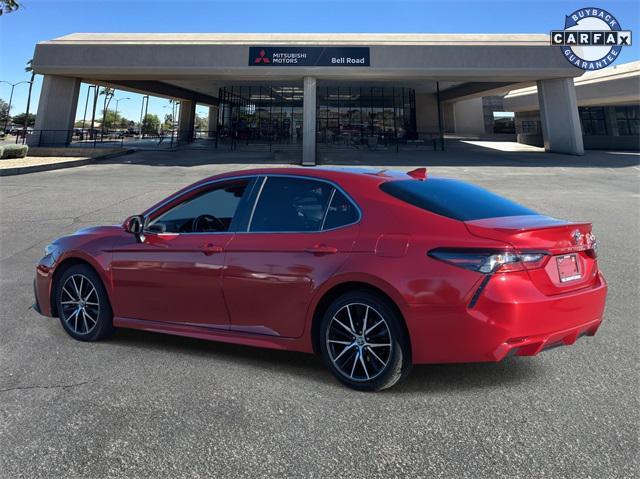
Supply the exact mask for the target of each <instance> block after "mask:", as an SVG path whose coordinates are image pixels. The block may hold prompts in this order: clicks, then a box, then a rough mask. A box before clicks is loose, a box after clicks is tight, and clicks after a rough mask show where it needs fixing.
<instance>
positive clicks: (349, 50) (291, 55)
mask: <svg viewBox="0 0 640 479" xmlns="http://www.w3.org/2000/svg"><path fill="white" fill-rule="evenodd" d="M249 66H255V67H306V66H310V67H352V68H353V67H356V68H359V67H368V66H369V47H300V46H295V47H291V46H289V47H287V46H268V45H264V46H258V47H249Z"/></svg>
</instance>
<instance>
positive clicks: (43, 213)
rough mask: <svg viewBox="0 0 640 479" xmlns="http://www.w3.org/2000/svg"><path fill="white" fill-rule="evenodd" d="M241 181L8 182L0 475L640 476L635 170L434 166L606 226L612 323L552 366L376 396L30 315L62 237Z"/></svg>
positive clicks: (199, 172) (271, 355) (294, 358)
mask: <svg viewBox="0 0 640 479" xmlns="http://www.w3.org/2000/svg"><path fill="white" fill-rule="evenodd" d="M237 167H238V165H231V164H225V165H217V166H216V165H204V164H202V165H197V166H191V167H180V166H171V165H165V166H160V165H158V164H157V163H156V164H151V163H148V162H145V161H135V155H131V156H128V157H124V158H122V159H121V160H118V161H112V162H110V163H97V164H93V165H89V166H84V167H79V168H71V169H66V170H59V171H50V172H43V173H33V174H28V175H21V176H12V177H3V178H0V203H1V206H0V208H1V211H0V214H1V218H2V221H1V236H0V240H1V242H0V279H1V285H2V287H1V298H0V311H1V317H0V366H1V367H0V476H2V477H7V478H18V477H25V478H33V477H86V478H97V477H158V478H159V477H180V476H189V477H242V476H251V477H257V476H278V477H333V476H336V477H398V476H418V477H434V476H438V477H470V478H477V477H492V478H493V477H524V478H531V477H539V478H542V477H594V478H601V477H612V478H621V477H637V475H638V452H639V450H638V424H639V413H638V411H639V410H640V408H639V406H640V404H639V402H640V401H639V397H640V395H639V381H638V379H639V376H638V358H639V355H638V349H639V348H638V346H639V345H640V343H639V335H638V333H639V328H638V320H639V317H640V305H639V296H640V295H639V294H638V285H639V274H640V264H639V258H640V243H639V242H638V238H640V215H639V208H638V206H639V204H640V188H639V185H640V183H639V181H638V176H639V174H640V168H639V167H637V166H627V167H620V168H607V167H598V168H592V167H588V166H587V167H581V166H576V167H555V168H554V167H526V166H517V167H506V166H468V167H467V166H460V167H455V168H454V167H446V166H442V167H435V168H432V169H431V171H432V173H436V174H441V175H446V176H454V177H458V178H461V179H465V180H469V181H473V182H475V183H477V184H479V185H481V186H485V187H488V188H490V189H492V190H494V191H497V192H499V193H501V194H504V195H506V196H508V197H510V198H513V199H516V200H518V201H520V202H522V203H524V204H526V205H528V206H531V207H533V208H535V209H538V210H540V211H541V212H544V213H546V214H550V215H552V216H557V217H560V218H569V219H576V220H591V221H593V223H594V225H595V226H594V231H595V233H596V234H597V236H598V239H599V245H600V258H601V259H600V267H601V269H602V270H603V271H604V273H605V275H606V277H607V279H608V280H609V286H610V290H609V297H608V304H607V311H606V322H605V323H604V324H603V326H602V327H601V329H600V331H599V333H598V334H597V335H596V336H595V337H593V338H583V339H581V340H580V341H578V343H576V344H575V345H574V346H571V347H566V348H558V349H554V350H551V351H548V352H545V353H543V354H541V355H540V356H538V357H534V358H510V359H508V360H505V361H504V362H502V363H497V364H462V365H436V366H419V367H416V368H415V369H414V370H413V372H412V374H411V376H410V377H409V378H408V380H407V381H406V382H404V383H402V384H401V385H398V386H397V387H395V388H393V389H391V390H388V391H385V392H382V393H377V394H367V393H358V392H355V391H352V390H349V389H346V388H344V387H343V386H341V385H340V384H338V382H337V381H335V380H334V379H333V377H332V376H331V374H330V373H329V372H328V371H327V370H325V368H324V367H323V365H322V362H321V360H320V358H317V357H314V356H310V355H303V354H297V353H287V352H275V351H268V350H260V349H251V348H246V347H238V346H233V345H224V344H218V343H213V342H205V341H200V340H194V339H187V338H178V337H171V336H163V335H160V334H152V333H145V332H139V331H125V330H120V331H118V332H117V334H116V335H115V336H114V337H113V338H111V339H109V340H108V341H105V342H101V343H95V344H87V343H81V342H77V341H74V340H72V339H71V338H70V337H68V336H67V335H66V334H65V333H64V332H63V330H62V328H61V327H60V325H59V323H58V321H57V320H54V319H47V318H43V317H41V316H39V315H38V314H36V313H35V312H34V311H33V310H30V309H29V307H30V305H31V304H32V303H33V296H32V288H31V281H32V278H33V274H34V264H35V262H36V261H37V260H38V258H39V257H40V256H41V255H42V249H43V247H44V246H45V245H46V244H47V243H48V242H49V241H50V240H52V239H54V238H56V237H58V236H61V235H64V234H67V233H71V232H73V231H75V230H77V229H79V228H81V227H84V226H90V225H97V224H113V223H118V222H121V221H122V220H123V219H124V218H125V217H126V216H128V215H129V214H133V213H138V212H140V211H142V210H143V209H144V208H146V207H147V206H149V205H151V204H153V203H154V202H156V201H157V200H159V199H161V198H163V197H164V196H166V195H167V194H169V193H171V192H173V191H175V190H176V189H178V188H180V187H182V186H184V185H186V184H189V183H190V182H192V181H195V180H197V179H200V178H202V177H205V176H208V175H211V174H214V173H215V172H218V171H222V170H227V169H236V168H237Z"/></svg>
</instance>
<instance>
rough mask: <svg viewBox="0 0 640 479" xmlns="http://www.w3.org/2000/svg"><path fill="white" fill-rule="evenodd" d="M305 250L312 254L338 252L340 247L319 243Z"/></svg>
mask: <svg viewBox="0 0 640 479" xmlns="http://www.w3.org/2000/svg"><path fill="white" fill-rule="evenodd" d="M305 251H306V252H307V253H312V254H336V253H337V252H338V248H336V247H335V246H327V245H326V244H317V245H315V246H313V247H311V248H306V249H305Z"/></svg>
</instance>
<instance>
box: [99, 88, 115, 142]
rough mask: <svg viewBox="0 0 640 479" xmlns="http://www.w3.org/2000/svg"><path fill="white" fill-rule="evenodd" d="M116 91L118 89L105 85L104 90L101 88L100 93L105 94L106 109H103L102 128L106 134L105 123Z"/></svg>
mask: <svg viewBox="0 0 640 479" xmlns="http://www.w3.org/2000/svg"><path fill="white" fill-rule="evenodd" d="M115 93H116V91H115V89H113V88H107V87H103V88H102V90H100V95H104V110H102V125H101V130H102V133H103V134H104V125H105V123H106V120H107V110H108V108H109V103H111V99H112V98H113V95H115Z"/></svg>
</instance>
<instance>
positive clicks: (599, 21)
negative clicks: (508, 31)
mask: <svg viewBox="0 0 640 479" xmlns="http://www.w3.org/2000/svg"><path fill="white" fill-rule="evenodd" d="M551 45H552V46H559V47H560V49H561V50H562V54H563V55H564V57H565V58H566V59H567V60H568V61H569V62H571V63H572V64H573V65H575V66H577V67H578V68H582V69H583V70H600V69H601V68H604V67H607V66H609V65H611V64H612V63H613V62H614V61H615V59H616V58H618V55H619V54H620V50H622V47H623V46H629V45H631V31H630V30H623V29H622V27H621V26H620V23H618V20H617V19H616V18H615V17H614V16H613V15H611V14H610V13H609V12H607V11H606V10H603V9H602V8H594V7H590V8H581V9H579V10H576V11H575V12H573V13H571V14H570V15H567V16H566V17H565V20H564V30H553V31H552V32H551Z"/></svg>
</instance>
